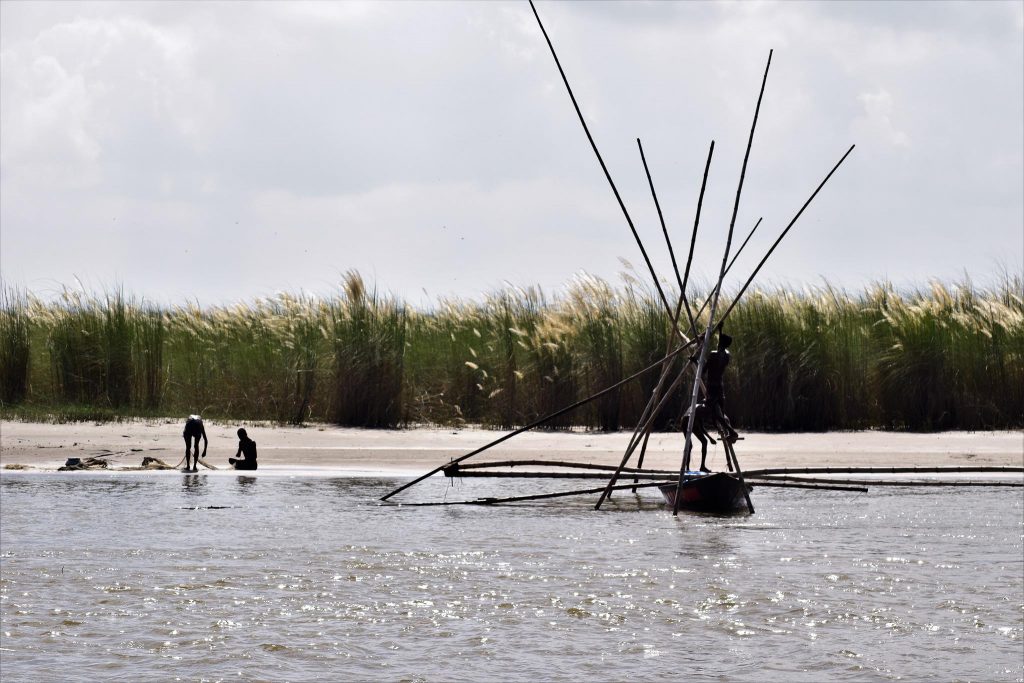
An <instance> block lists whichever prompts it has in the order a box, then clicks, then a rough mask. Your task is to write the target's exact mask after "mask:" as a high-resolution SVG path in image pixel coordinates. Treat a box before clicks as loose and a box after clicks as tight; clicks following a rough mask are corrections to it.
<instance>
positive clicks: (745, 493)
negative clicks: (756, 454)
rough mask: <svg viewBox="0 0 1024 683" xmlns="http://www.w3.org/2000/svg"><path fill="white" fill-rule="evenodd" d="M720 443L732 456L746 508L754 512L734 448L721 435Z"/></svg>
mask: <svg viewBox="0 0 1024 683" xmlns="http://www.w3.org/2000/svg"><path fill="white" fill-rule="evenodd" d="M722 443H723V444H724V445H725V452H726V454H728V455H729V456H732V464H733V467H735V468H736V476H737V477H738V478H739V480H740V486H741V487H742V489H743V497H744V498H746V500H747V509H748V510H750V514H754V504H753V503H752V502H750V492H749V491H748V490H747V482H745V481H743V470H741V469H740V461H739V460H738V459H737V458H736V449H735V448H733V447H732V444H731V443H729V440H728V439H726V438H725V435H724V434H723V435H722Z"/></svg>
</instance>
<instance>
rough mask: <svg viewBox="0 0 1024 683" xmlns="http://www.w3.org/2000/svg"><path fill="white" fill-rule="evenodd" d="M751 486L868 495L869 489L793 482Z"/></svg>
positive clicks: (758, 483)
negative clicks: (850, 492) (853, 492)
mask: <svg viewBox="0 0 1024 683" xmlns="http://www.w3.org/2000/svg"><path fill="white" fill-rule="evenodd" d="M751 486H766V487H768V488H779V489H817V490H819V491H855V492H857V493H867V492H868V490H867V487H864V486H828V485H824V484H798V483H791V482H782V481H780V482H770V481H769V482H761V481H759V482H757V483H756V484H751ZM744 490H746V489H744Z"/></svg>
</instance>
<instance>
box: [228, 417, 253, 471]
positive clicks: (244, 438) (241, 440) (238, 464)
mask: <svg viewBox="0 0 1024 683" xmlns="http://www.w3.org/2000/svg"><path fill="white" fill-rule="evenodd" d="M239 455H244V456H245V458H239V457H238V456H239ZM228 463H229V464H230V465H231V466H233V467H234V468H235V469H236V470H254V469H256V442H255V441H253V440H252V439H250V438H249V435H248V434H246V433H245V429H243V428H241V427H239V429H238V452H237V453H235V457H233V458H228Z"/></svg>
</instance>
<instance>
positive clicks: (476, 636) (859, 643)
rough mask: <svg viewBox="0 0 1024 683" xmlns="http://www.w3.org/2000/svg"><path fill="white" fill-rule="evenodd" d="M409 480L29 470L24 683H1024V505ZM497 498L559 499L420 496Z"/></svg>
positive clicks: (4, 488) (14, 564)
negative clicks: (669, 502)
mask: <svg viewBox="0 0 1024 683" xmlns="http://www.w3.org/2000/svg"><path fill="white" fill-rule="evenodd" d="M399 483H401V480H400V479H396V478H391V477H379V478H375V477H363V478H358V477H356V478H353V477H348V478H341V477H331V476H275V475H273V474H268V473H265V472H259V473H258V476H237V475H235V474H229V473H212V474H209V475H207V474H197V475H184V474H180V473H158V474H154V473H138V474H135V473H117V474H114V473H91V472H89V473H66V474H64V473H61V474H39V473H20V472H4V473H3V474H2V475H0V512H2V515H0V610H2V619H0V620H2V627H0V632H2V638H0V640H2V644H0V663H2V670H3V679H4V681H5V683H6V682H8V681H45V680H54V681H57V680H60V681H71V680H109V681H118V680H124V681H140V680H195V681H198V680H203V681H214V680H272V681H283V680H288V681H303V680H314V679H318V678H319V679H332V680H353V679H355V680H394V681H462V680H465V681H482V680H507V681H538V680H544V681H549V680H554V681H557V680H567V681H568V680H587V681H593V680H621V679H625V678H627V677H630V678H643V679H667V678H674V679H686V680H730V681H732V680H739V681H745V680H749V681H820V680H823V679H830V680H898V679H912V680H919V679H922V678H928V677H936V678H940V679H943V680H986V681H988V680H1021V679H1022V678H1024V544H1022V538H1024V537H1022V532H1024V496H1022V493H1021V490H1020V489H991V488H990V489H982V488H964V489H942V488H930V489H897V488H882V487H879V488H876V489H872V490H871V491H870V492H869V493H846V492H828V491H808V490H796V489H756V490H755V492H754V501H755V504H756V505H757V514H756V515H753V516H748V515H746V514H741V515H732V516H722V515H710V514H697V513H688V512H682V513H680V516H679V517H678V518H674V517H673V516H672V515H671V512H669V511H666V510H665V509H664V508H663V506H662V504H661V502H660V500H659V498H658V496H657V493H656V492H653V491H652V490H642V491H641V493H640V495H635V494H618V495H617V496H616V497H615V498H613V499H612V501H611V503H610V504H609V505H606V507H605V508H604V509H603V510H602V511H600V512H595V511H594V510H593V509H592V505H593V497H589V498H587V499H571V498H569V499H555V500H550V501H542V502H534V503H529V504H520V505H514V506H500V507H476V506H454V507H414V506H408V505H404V506H397V505H381V504H379V503H378V502H377V499H378V498H379V497H380V496H381V495H383V494H384V493H386V492H387V491H388V490H390V489H391V488H393V487H394V486H396V485H397V484H399ZM590 485H593V484H590V483H586V484H584V486H590ZM543 486H546V487H552V486H553V487H564V488H571V487H572V482H564V481H563V482H557V483H552V484H544V485H543ZM498 487H500V490H501V492H503V493H511V494H514V493H526V492H533V491H535V490H536V489H537V485H536V484H534V483H527V482H523V481H518V482H512V483H509V482H507V481H505V482H500V483H494V482H490V483H486V482H480V481H477V480H467V481H466V483H461V484H459V485H458V486H456V487H455V488H448V484H447V482H446V481H444V480H431V481H429V482H427V485H426V486H423V487H420V488H417V489H413V490H412V491H411V495H407V496H406V497H405V498H403V500H406V501H409V500H441V499H444V498H445V497H446V496H447V497H448V498H455V497H460V496H461V497H476V496H477V495H485V494H487V495H490V494H491V493H494V492H496V490H497V488H498Z"/></svg>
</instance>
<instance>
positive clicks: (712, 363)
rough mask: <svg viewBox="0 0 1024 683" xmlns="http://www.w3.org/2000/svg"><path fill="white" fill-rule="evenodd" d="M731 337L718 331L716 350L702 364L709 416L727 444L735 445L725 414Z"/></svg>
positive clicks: (734, 434)
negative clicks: (726, 374)
mask: <svg viewBox="0 0 1024 683" xmlns="http://www.w3.org/2000/svg"><path fill="white" fill-rule="evenodd" d="M730 344H732V337H730V336H729V335H727V334H726V333H725V332H722V331H721V329H719V331H718V349H717V350H716V351H712V352H711V353H709V354H708V357H707V360H706V361H705V363H704V388H705V390H707V407H708V410H709V412H710V413H711V416H712V418H713V419H714V420H716V421H717V422H718V424H719V425H720V426H721V428H722V429H723V430H724V431H725V432H726V434H725V438H726V440H728V441H729V443H735V442H736V439H737V438H738V435H737V434H736V430H735V429H733V428H732V423H730V422H729V418H728V416H726V414H725V367H726V366H727V365H729V345H730Z"/></svg>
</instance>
